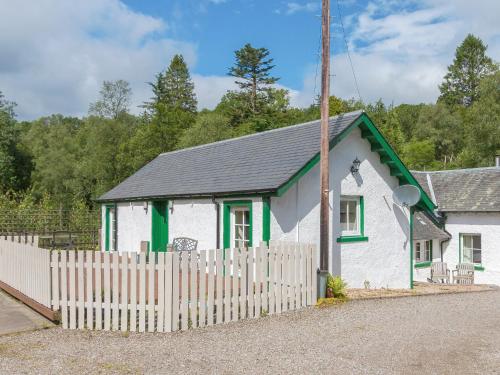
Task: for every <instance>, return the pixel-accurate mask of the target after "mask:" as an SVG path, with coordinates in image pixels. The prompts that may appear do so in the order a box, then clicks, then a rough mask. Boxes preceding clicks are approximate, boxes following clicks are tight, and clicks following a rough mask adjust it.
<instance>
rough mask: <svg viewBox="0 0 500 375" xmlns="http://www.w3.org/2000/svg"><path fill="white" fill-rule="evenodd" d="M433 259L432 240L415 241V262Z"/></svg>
mask: <svg viewBox="0 0 500 375" xmlns="http://www.w3.org/2000/svg"><path fill="white" fill-rule="evenodd" d="M431 260H432V240H427V241H418V242H416V243H415V262H416V263H419V262H430V261H431Z"/></svg>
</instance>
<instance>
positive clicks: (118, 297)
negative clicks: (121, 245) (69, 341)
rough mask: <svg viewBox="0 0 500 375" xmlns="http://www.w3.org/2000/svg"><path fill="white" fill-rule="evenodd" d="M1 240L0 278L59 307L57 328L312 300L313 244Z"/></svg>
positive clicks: (246, 314) (160, 320)
mask: <svg viewBox="0 0 500 375" xmlns="http://www.w3.org/2000/svg"><path fill="white" fill-rule="evenodd" d="M7 242H9V241H4V242H0V281H3V282H5V283H7V284H9V285H10V286H12V287H13V288H15V289H18V290H19V291H21V292H22V293H24V294H26V295H27V296H29V297H30V298H33V299H35V300H36V301H38V302H40V303H42V304H44V305H45V306H49V307H51V308H52V309H53V310H60V312H61V322H62V326H63V328H70V329H91V330H94V329H95V330H115V331H116V330H121V331H138V332H146V331H147V332H171V331H177V330H186V329H189V328H195V327H203V326H209V325H213V324H219V323H226V322H230V321H238V320H240V319H245V318H257V317H260V316H262V315H267V314H279V313H281V312H284V311H287V310H295V309H299V308H302V307H305V306H309V305H313V304H315V303H316V285H317V284H316V283H317V279H316V277H317V276H316V248H315V246H314V245H308V244H297V243H285V242H271V244H270V246H269V247H267V246H261V247H256V248H249V249H227V250H202V251H195V252H192V253H189V252H184V253H179V252H167V253H150V255H149V256H147V255H146V254H140V255H136V254H135V253H124V255H120V254H119V253H109V252H103V253H102V252H95V251H72V250H68V251H48V250H45V249H39V248H38V247H36V245H30V244H25V243H24V244H22V243H16V242H12V241H10V242H9V243H8V244H7V246H6V243H7Z"/></svg>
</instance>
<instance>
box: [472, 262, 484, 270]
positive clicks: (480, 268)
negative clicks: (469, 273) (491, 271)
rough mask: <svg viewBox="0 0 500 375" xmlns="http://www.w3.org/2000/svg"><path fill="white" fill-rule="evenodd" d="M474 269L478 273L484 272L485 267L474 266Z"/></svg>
mask: <svg viewBox="0 0 500 375" xmlns="http://www.w3.org/2000/svg"><path fill="white" fill-rule="evenodd" d="M474 269H475V270H476V271H484V267H483V266H480V265H479V264H474Z"/></svg>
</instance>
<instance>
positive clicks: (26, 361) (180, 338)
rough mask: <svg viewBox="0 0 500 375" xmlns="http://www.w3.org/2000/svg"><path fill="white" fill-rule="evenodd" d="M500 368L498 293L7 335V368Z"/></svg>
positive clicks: (1, 360) (0, 348) (1, 355)
mask: <svg viewBox="0 0 500 375" xmlns="http://www.w3.org/2000/svg"><path fill="white" fill-rule="evenodd" d="M84 372H85V373H150V374H158V373H186V374H188V373H189V374H192V373H203V374H233V373H238V374H240V373H249V374H250V373H259V374H261V373H270V374H285V373H286V374H288V373H304V374H305V373H307V374H335V373H339V374H340V373H344V374H345V373H347V374H350V373H355V374H362V373H368V374H391V373H395V374H402V373H404V374H411V373H415V374H432V373H434V374H454V375H456V374H472V373H477V374H480V373H488V374H491V373H499V372H500V291H498V290H495V291H489V292H479V293H464V294H450V295H439V296H423V297H410V298H396V299H383V300H365V301H354V302H349V303H346V304H344V305H340V306H332V307H328V308H323V309H317V308H311V309H306V310H302V311H299V312H295V313H288V314H283V315H281V316H272V317H266V318H262V319H258V320H247V321H243V322H239V323H230V324H226V325H220V326H216V327H210V328H204V329H196V330H192V331H188V332H177V333H173V334H130V335H123V334H121V333H109V332H107V333H106V332H89V331H69V330H62V329H60V328H54V329H48V330H42V331H37V332H31V333H23V334H19V335H15V336H3V337H0V373H2V374H6V373H9V374H13V373H42V374H49V373H50V374H54V373H65V374H68V373H84Z"/></svg>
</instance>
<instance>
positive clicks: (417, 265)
mask: <svg viewBox="0 0 500 375" xmlns="http://www.w3.org/2000/svg"><path fill="white" fill-rule="evenodd" d="M431 264H432V262H419V263H415V268H425V267H430V266H431Z"/></svg>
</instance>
